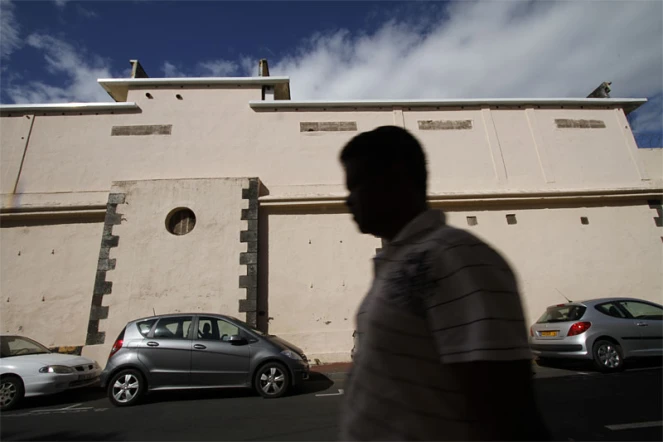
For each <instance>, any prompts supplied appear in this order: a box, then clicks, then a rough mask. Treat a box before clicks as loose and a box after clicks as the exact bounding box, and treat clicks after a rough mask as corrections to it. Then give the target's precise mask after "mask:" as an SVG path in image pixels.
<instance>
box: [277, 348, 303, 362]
mask: <svg viewBox="0 0 663 442" xmlns="http://www.w3.org/2000/svg"><path fill="white" fill-rule="evenodd" d="M281 354H282V355H285V356H287V357H289V358H290V359H294V360H296V361H302V360H303V359H302V357H301V356H299V355H298V354H297V353H295V352H294V351H292V350H283V351H282V352H281Z"/></svg>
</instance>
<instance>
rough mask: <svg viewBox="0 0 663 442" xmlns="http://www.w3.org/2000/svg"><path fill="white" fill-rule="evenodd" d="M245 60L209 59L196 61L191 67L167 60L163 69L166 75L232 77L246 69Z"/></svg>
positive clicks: (172, 76) (170, 76)
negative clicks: (238, 61)
mask: <svg viewBox="0 0 663 442" xmlns="http://www.w3.org/2000/svg"><path fill="white" fill-rule="evenodd" d="M243 63H244V62H243V60H240V63H239V64H238V63H236V62H234V61H231V60H224V59H218V60H207V61H201V62H199V63H196V64H195V65H194V66H192V67H191V68H187V67H182V66H181V65H177V64H174V63H171V62H169V61H165V62H164V63H163V65H162V66H161V71H162V72H163V74H164V76H165V77H169V78H174V77H230V76H235V75H237V74H238V72H241V71H242V70H243V69H244V64H243Z"/></svg>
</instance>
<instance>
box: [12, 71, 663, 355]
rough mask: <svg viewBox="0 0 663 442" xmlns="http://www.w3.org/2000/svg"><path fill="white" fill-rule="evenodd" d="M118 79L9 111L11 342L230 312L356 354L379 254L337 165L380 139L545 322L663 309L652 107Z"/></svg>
mask: <svg viewBox="0 0 663 442" xmlns="http://www.w3.org/2000/svg"><path fill="white" fill-rule="evenodd" d="M141 72H142V70H141V69H140V68H139V65H137V63H136V64H135V69H134V76H136V77H140V76H141ZM99 84H100V87H103V88H105V89H106V90H107V91H108V92H109V94H110V95H111V96H112V97H113V98H114V99H115V101H116V102H114V103H86V104H55V105H53V104H51V105H34V104H33V105H5V106H2V107H0V137H1V138H0V143H1V151H0V154H1V157H0V165H1V173H2V174H1V177H0V178H1V179H0V192H1V193H2V206H1V209H0V221H1V227H2V228H1V229H0V241H1V253H2V255H1V259H2V261H1V266H0V277H1V286H0V295H1V299H0V301H1V305H2V310H1V315H2V318H1V319H2V326H1V327H2V330H1V331H2V332H3V333H17V334H21V335H26V336H29V337H32V338H34V339H37V340H39V341H41V342H43V343H44V344H47V345H49V346H70V347H74V348H73V349H72V348H70V349H67V350H68V351H80V350H81V348H82V352H83V354H85V355H88V356H91V357H93V358H96V359H97V360H99V361H100V362H101V363H103V362H105V360H106V357H107V354H108V351H109V348H110V346H111V345H112V343H113V341H114V340H115V337H116V336H117V334H118V333H119V332H120V330H121V329H122V328H123V327H124V325H125V323H126V322H127V321H129V320H132V319H135V318H138V317H143V316H149V315H152V314H153V312H156V313H157V314H163V313H171V312H192V311H211V312H221V313H226V314H230V315H234V316H236V317H239V318H242V319H244V318H246V320H247V321H248V322H251V323H257V324H258V326H260V327H262V328H265V329H266V328H268V329H269V332H270V333H274V334H278V335H280V336H282V337H284V338H285V339H287V340H291V341H293V342H294V343H296V344H298V345H300V346H301V347H303V349H304V350H305V351H306V353H307V354H308V355H309V356H310V357H311V358H312V359H319V360H320V361H322V362H331V361H342V360H347V359H349V351H350V349H351V347H352V332H353V329H354V312H355V309H356V307H357V305H358V302H359V301H360V299H361V298H362V297H363V296H364V294H365V292H366V290H367V289H368V285H369V283H370V280H371V277H372V263H371V258H372V256H374V254H375V251H376V249H377V248H379V247H380V241H379V240H378V239H376V238H373V237H369V236H362V235H360V234H359V233H358V232H357V229H356V227H355V226H354V224H353V222H352V221H351V218H350V216H349V215H348V212H347V210H346V208H345V207H344V203H343V201H344V197H345V194H346V191H345V188H344V185H343V171H342V169H341V166H340V164H339V163H338V153H339V151H340V149H341V148H342V146H343V145H344V143H346V142H347V141H348V140H349V139H350V138H351V137H353V136H354V135H356V134H357V133H359V132H361V131H366V130H370V129H373V128H375V127H377V126H381V125H398V126H402V127H405V128H406V129H408V130H410V131H411V132H412V133H413V134H414V135H415V136H416V137H417V138H418V139H419V140H420V141H421V142H422V143H423V145H424V148H425V149H426V152H427V155H428V161H429V173H430V179H429V183H430V185H429V193H430V202H431V204H432V206H433V207H439V208H442V209H445V210H446V211H447V214H448V221H449V223H450V224H452V225H455V226H458V227H461V228H466V229H469V230H470V231H472V232H474V233H476V234H477V235H479V236H480V237H482V238H484V239H485V240H487V241H488V242H489V243H491V244H493V245H494V246H495V247H497V248H498V249H499V250H500V251H502V252H503V253H504V254H505V255H506V257H507V258H508V259H509V261H510V262H511V264H512V265H513V266H514V269H515V271H516V273H517V275H518V278H519V282H520V287H521V289H522V295H523V301H524V304H525V309H526V314H527V316H528V320H530V321H532V320H535V319H536V317H538V316H539V315H540V314H541V312H542V310H543V309H544V308H545V307H546V306H547V305H550V304H556V303H559V302H563V301H564V298H563V295H564V296H567V297H569V298H571V299H574V300H579V299H586V298H596V297H604V296H613V295H618V296H633V297H640V298H644V299H649V300H654V301H658V302H661V298H662V289H663V286H662V277H661V275H662V274H661V267H662V263H663V244H662V239H663V227H662V219H663V214H662V213H661V195H662V193H663V155H662V154H663V150H662V149H638V148H637V146H636V144H635V140H634V138H633V134H632V132H631V128H630V126H629V123H628V121H627V119H626V114H628V113H629V112H631V111H633V110H634V109H636V108H637V107H638V106H640V105H641V104H642V103H644V101H645V100H641V99H614V98H578V99H505V100H495V99H492V100H399V101H345V102H324V101H315V102H310V101H292V100H290V94H289V80H288V78H284V77H269V76H262V77H255V78H154V79H153V78H129V79H108V80H99ZM171 232H172V233H171ZM562 294H563V295H562Z"/></svg>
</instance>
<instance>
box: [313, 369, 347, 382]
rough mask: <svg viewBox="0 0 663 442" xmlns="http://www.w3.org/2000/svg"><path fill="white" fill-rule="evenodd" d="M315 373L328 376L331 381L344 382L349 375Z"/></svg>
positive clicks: (341, 373)
mask: <svg viewBox="0 0 663 442" xmlns="http://www.w3.org/2000/svg"><path fill="white" fill-rule="evenodd" d="M315 373H320V374H321V375H323V376H326V377H328V378H329V379H333V380H335V381H338V380H344V379H345V378H346V377H347V375H348V373H344V372H335V373H322V372H319V371H316V372H315Z"/></svg>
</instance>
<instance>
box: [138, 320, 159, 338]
mask: <svg viewBox="0 0 663 442" xmlns="http://www.w3.org/2000/svg"><path fill="white" fill-rule="evenodd" d="M155 322H157V320H156V319H148V320H147V321H140V322H139V323H137V324H136V327H138V331H139V332H140V334H141V335H143V337H146V336H147V335H148V333H150V330H152V326H153V325H154V323H155Z"/></svg>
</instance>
